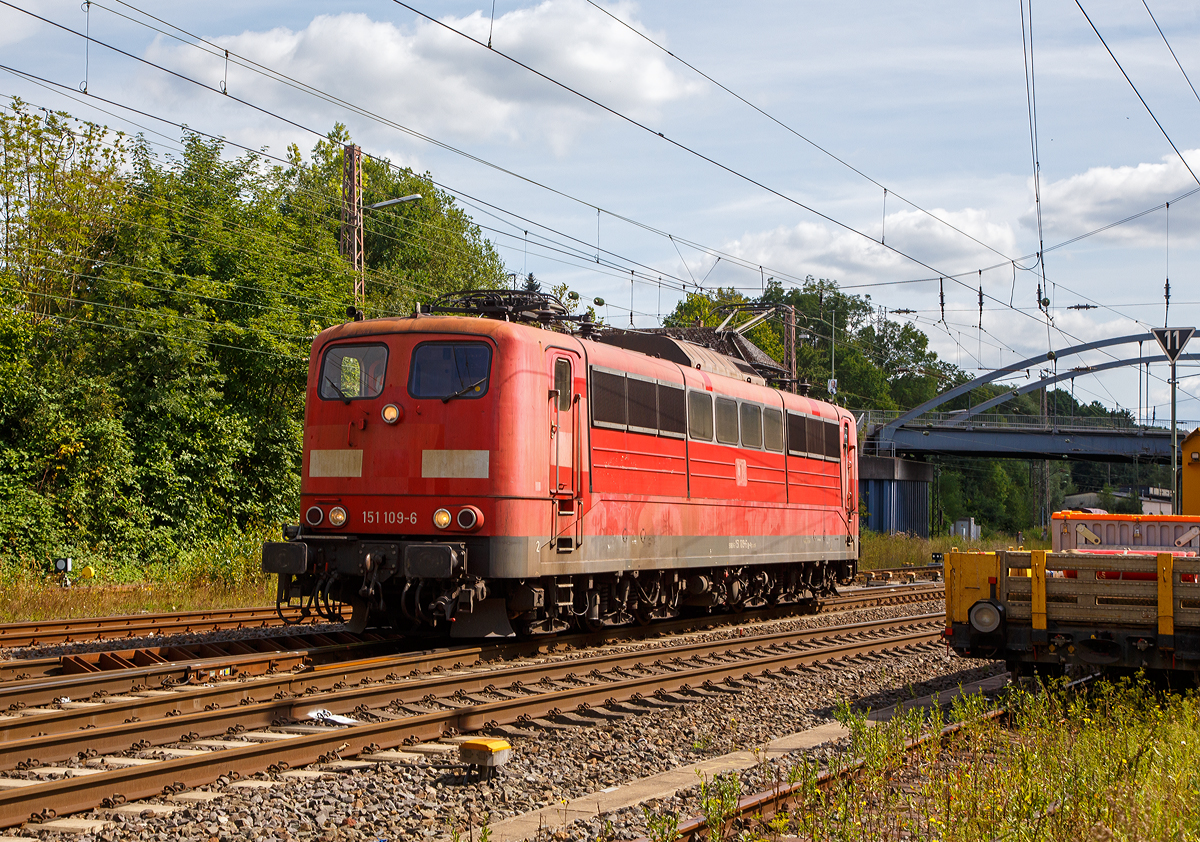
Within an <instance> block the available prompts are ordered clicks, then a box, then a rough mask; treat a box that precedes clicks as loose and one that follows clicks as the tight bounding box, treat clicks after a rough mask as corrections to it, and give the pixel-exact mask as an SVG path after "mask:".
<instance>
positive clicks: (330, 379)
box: [325, 376, 350, 405]
mask: <svg viewBox="0 0 1200 842" xmlns="http://www.w3.org/2000/svg"><path fill="white" fill-rule="evenodd" d="M325 382H326V383H328V384H329V385H330V386H332V387H333V391H335V392H337V393H338V397H340V398H341V399H342V400H344V401H345V402H346V404H347V405H349V404H350V398H348V397H346V393H345V392H343V391H342V390H341V389H339V388H338V385H337V384H336V383H334V382H333V378H331V377H329V376H326V377H325Z"/></svg>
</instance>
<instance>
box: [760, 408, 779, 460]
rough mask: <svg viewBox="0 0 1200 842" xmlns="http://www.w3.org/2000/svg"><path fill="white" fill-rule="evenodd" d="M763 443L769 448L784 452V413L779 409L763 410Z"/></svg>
mask: <svg viewBox="0 0 1200 842" xmlns="http://www.w3.org/2000/svg"><path fill="white" fill-rule="evenodd" d="M763 444H764V445H765V446H766V448H767V450H771V451H774V452H775V453H782V452H783V413H782V412H780V411H779V410H778V409H764V410H763Z"/></svg>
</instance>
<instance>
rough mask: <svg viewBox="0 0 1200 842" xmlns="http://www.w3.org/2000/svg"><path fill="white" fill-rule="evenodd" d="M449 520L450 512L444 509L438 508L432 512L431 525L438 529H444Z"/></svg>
mask: <svg viewBox="0 0 1200 842" xmlns="http://www.w3.org/2000/svg"><path fill="white" fill-rule="evenodd" d="M450 521H451V517H450V512H448V511H447V510H446V509H438V510H437V511H436V512H434V513H433V525H434V526H436V527H437V528H438V529H445V528H446V527H447V526H449V525H450Z"/></svg>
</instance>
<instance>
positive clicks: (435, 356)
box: [408, 342, 492, 401]
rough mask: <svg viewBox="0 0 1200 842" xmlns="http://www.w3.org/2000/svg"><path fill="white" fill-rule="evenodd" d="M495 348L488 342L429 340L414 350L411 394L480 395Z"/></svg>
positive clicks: (470, 396) (485, 392) (448, 398)
mask: <svg viewBox="0 0 1200 842" xmlns="http://www.w3.org/2000/svg"><path fill="white" fill-rule="evenodd" d="M491 366H492V349H491V347H490V346H488V345H487V343H485V342H426V343H423V344H421V345H418V346H417V347H416V348H415V349H414V350H413V356H412V368H411V369H410V372H409V378H408V393H409V394H410V395H411V396H412V397H414V398H440V399H441V400H443V401H449V400H451V399H452V398H481V397H483V396H484V395H485V394H487V390H488V374H489V371H490V369H491Z"/></svg>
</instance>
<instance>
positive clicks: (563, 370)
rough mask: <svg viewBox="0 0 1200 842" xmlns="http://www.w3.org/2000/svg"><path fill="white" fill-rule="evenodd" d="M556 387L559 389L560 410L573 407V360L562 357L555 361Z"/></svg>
mask: <svg viewBox="0 0 1200 842" xmlns="http://www.w3.org/2000/svg"><path fill="white" fill-rule="evenodd" d="M554 388H555V389H557V390H558V411H559V412H569V411H570V409H571V398H573V397H574V395H572V394H571V391H572V390H571V361H570V360H566V359H563V358H562V357H560V358H558V359H557V360H555V361H554Z"/></svg>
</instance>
